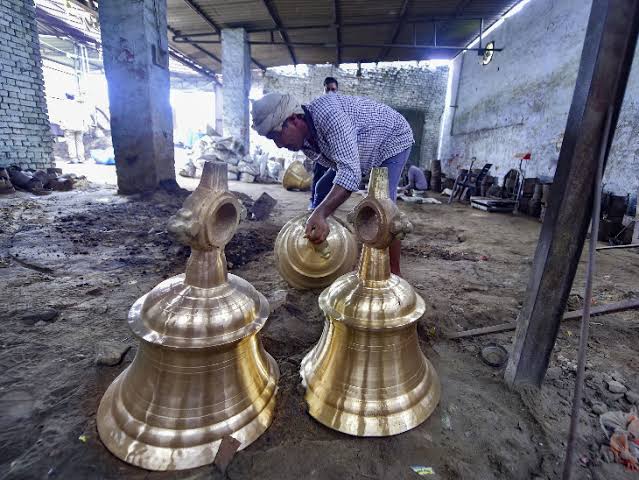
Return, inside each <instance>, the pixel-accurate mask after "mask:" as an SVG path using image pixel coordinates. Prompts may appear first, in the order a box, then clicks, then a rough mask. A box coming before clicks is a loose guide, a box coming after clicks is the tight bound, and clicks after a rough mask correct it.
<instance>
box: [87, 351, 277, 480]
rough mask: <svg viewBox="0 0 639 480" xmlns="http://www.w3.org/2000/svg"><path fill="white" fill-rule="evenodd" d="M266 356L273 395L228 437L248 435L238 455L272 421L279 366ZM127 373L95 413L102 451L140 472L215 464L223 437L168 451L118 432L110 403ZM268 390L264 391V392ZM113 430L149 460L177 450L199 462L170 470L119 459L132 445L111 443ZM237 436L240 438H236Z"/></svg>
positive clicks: (157, 464)
mask: <svg viewBox="0 0 639 480" xmlns="http://www.w3.org/2000/svg"><path fill="white" fill-rule="evenodd" d="M266 355H267V356H268V358H269V364H270V365H271V366H272V368H273V371H272V376H271V381H272V382H273V386H272V393H271V395H270V398H269V399H268V401H267V402H266V404H265V405H264V407H263V408H262V410H260V412H259V413H258V414H257V415H256V416H255V417H253V419H252V420H251V421H250V422H248V423H247V424H246V425H243V426H242V427H241V428H240V429H238V430H236V431H234V432H233V433H232V434H230V436H232V437H233V438H235V439H236V440H239V439H238V438H237V437H238V436H240V437H241V436H242V435H244V434H245V433H247V435H246V438H245V439H243V440H242V442H241V444H240V446H239V447H238V451H239V450H244V449H245V448H247V447H249V446H250V445H251V444H252V443H254V442H255V441H256V440H257V439H258V438H259V437H260V436H262V435H263V434H264V432H266V430H268V428H269V427H270V426H271V424H272V423H273V419H274V417H275V408H276V404H277V401H276V398H277V394H278V392H279V387H278V383H279V378H280V371H279V366H278V365H277V362H276V361H275V359H274V358H273V357H272V356H271V355H270V354H268V353H266ZM127 370H128V368H127V369H125V370H124V371H123V372H122V373H120V375H118V377H117V378H116V379H115V380H114V381H113V382H112V383H111V385H109V387H108V388H107V390H106V391H105V392H104V395H103V396H102V399H101V400H100V404H99V406H98V411H97V415H96V427H97V431H98V437H99V438H100V441H101V442H102V444H103V445H104V447H105V448H106V449H107V450H108V451H109V452H110V453H111V454H113V455H115V456H116V457H117V458H119V459H120V460H122V461H123V462H125V463H128V464H130V465H134V466H136V467H139V468H144V469H146V470H152V471H178V470H187V469H191V468H197V467H201V466H204V465H209V464H211V463H213V461H214V460H215V456H216V455H217V451H218V448H219V445H220V443H221V442H222V439H223V438H224V437H222V438H220V439H218V440H215V441H213V442H207V443H203V444H200V445H193V446H189V447H184V448H170V447H159V446H155V445H150V444H148V443H142V442H139V441H136V440H135V439H134V438H133V437H130V436H129V435H128V434H127V433H126V432H125V431H124V430H122V429H121V428H120V426H119V425H118V423H117V422H116V421H115V419H114V416H113V413H112V412H113V402H114V401H115V397H114V395H115V393H116V390H117V389H118V388H119V386H120V382H121V381H122V379H123V378H124V376H125V374H126V372H127ZM269 383H270V382H269ZM267 388H268V387H267ZM267 388H265V390H266V389H267ZM219 423H223V422H219ZM112 426H115V427H116V428H117V430H118V431H119V432H120V433H121V434H123V435H124V436H125V437H126V438H127V439H132V440H133V442H137V443H138V444H140V445H143V446H144V447H145V448H146V449H147V451H151V452H154V453H155V454H152V455H150V456H151V457H152V458H155V459H157V458H166V456H167V455H166V454H168V456H169V457H172V456H173V455H172V452H175V451H176V450H178V451H180V452H182V453H183V455H182V458H185V459H198V458H199V459H200V460H196V461H192V462H188V461H187V462H182V463H180V464H176V465H175V466H173V467H172V468H171V466H170V465H168V466H167V465H166V462H149V461H148V460H144V458H148V457H149V455H144V457H132V458H131V457H129V456H127V455H122V454H121V453H122V451H123V450H130V445H131V444H128V445H129V447H127V448H126V449H124V448H123V447H122V445H119V442H117V441H116V440H114V439H113V437H112V436H111V435H109V429H110V427H112ZM209 427H210V425H209ZM253 427H257V428H255V429H254V428H253ZM240 432H241V434H240V435H238V434H239V433H240ZM251 432H252V433H251ZM211 447H214V448H215V447H217V448H215V450H214V452H215V453H213V454H211V455H209V456H208V457H204V458H202V456H201V451H202V450H203V449H205V448H211ZM160 463H162V465H160Z"/></svg>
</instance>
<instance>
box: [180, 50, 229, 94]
mask: <svg viewBox="0 0 639 480" xmlns="http://www.w3.org/2000/svg"><path fill="white" fill-rule="evenodd" d="M176 52H177V51H171V50H169V55H170V56H171V57H172V58H173V59H175V60H177V61H178V62H180V63H181V64H182V65H184V66H186V67H188V68H190V69H191V70H194V71H196V72H198V73H199V74H200V75H202V76H205V77H208V78H210V79H212V80H213V81H214V82H215V83H216V84H218V85H219V84H220V82H219V81H218V79H217V77H216V76H215V72H214V71H212V70H210V69H208V68H206V67H201V66H200V65H198V64H197V63H195V62H194V61H193V60H191V59H190V58H189V57H187V56H186V55H184V54H182V53H179V52H178V53H176Z"/></svg>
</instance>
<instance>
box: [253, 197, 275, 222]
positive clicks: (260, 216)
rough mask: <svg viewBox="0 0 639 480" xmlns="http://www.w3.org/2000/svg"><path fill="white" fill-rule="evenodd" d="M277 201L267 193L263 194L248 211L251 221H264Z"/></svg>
mask: <svg viewBox="0 0 639 480" xmlns="http://www.w3.org/2000/svg"><path fill="white" fill-rule="evenodd" d="M276 204H277V200H275V199H274V198H273V197H271V196H270V195H269V194H268V193H266V192H264V193H262V195H260V197H259V198H258V199H257V200H255V203H253V206H252V207H251V209H250V212H251V215H252V218H251V219H252V220H258V221H260V220H265V219H267V218H268V216H269V215H270V214H271V212H272V211H273V208H275V205H276Z"/></svg>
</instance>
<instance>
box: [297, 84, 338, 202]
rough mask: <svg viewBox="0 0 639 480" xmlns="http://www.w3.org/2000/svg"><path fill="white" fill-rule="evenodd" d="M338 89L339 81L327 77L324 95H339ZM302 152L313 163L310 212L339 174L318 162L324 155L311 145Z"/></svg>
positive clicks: (306, 146)
mask: <svg viewBox="0 0 639 480" xmlns="http://www.w3.org/2000/svg"><path fill="white" fill-rule="evenodd" d="M338 89H339V84H338V83H337V79H335V78H333V77H326V78H325V79H324V93H337V91H338ZM302 152H303V153H304V155H306V157H307V158H308V159H310V160H312V161H313V183H312V184H311V202H310V204H309V206H308V209H309V210H313V209H315V208H316V207H317V206H318V205H319V203H320V201H321V199H322V198H324V197H325V196H326V194H327V193H328V192H329V191H330V189H331V188H332V187H333V180H335V174H336V173H337V172H336V171H335V170H333V169H332V168H328V167H325V166H324V165H322V162H320V161H318V160H319V157H321V156H322V154H321V153H317V152H315V150H313V149H312V148H311V146H310V145H305V146H304V148H302Z"/></svg>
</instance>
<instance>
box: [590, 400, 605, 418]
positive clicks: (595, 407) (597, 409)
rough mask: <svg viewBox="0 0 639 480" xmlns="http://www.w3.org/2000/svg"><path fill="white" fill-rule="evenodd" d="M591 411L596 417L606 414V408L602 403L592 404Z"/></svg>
mask: <svg viewBox="0 0 639 480" xmlns="http://www.w3.org/2000/svg"><path fill="white" fill-rule="evenodd" d="M592 411H593V413H596V414H597V415H601V414H602V413H606V412H607V411H608V407H607V406H606V404H604V403H601V402H594V403H593V404H592Z"/></svg>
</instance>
